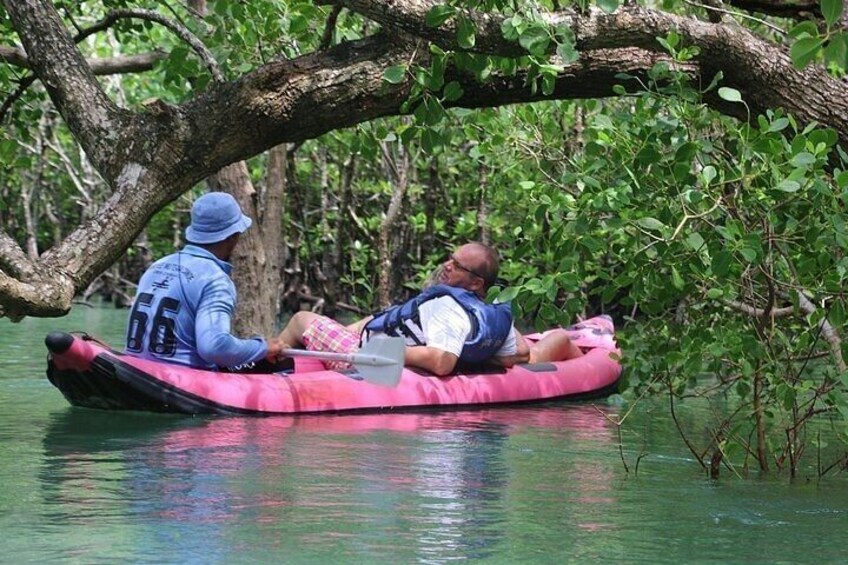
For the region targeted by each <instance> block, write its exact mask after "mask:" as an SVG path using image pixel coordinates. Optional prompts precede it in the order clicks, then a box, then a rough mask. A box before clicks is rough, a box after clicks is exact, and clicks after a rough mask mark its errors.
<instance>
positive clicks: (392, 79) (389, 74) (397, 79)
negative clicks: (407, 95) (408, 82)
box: [383, 65, 406, 84]
mask: <svg viewBox="0 0 848 565" xmlns="http://www.w3.org/2000/svg"><path fill="white" fill-rule="evenodd" d="M405 78H406V65H395V66H393V67H389V68H388V69H386V70H385V72H383V80H385V81H386V82H388V83H391V84H400V83H401V82H403V81H404V79H405Z"/></svg>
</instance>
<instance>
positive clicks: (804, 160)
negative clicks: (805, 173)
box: [790, 151, 816, 167]
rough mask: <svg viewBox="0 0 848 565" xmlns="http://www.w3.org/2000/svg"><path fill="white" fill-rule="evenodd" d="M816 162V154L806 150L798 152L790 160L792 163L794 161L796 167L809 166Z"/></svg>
mask: <svg viewBox="0 0 848 565" xmlns="http://www.w3.org/2000/svg"><path fill="white" fill-rule="evenodd" d="M815 162H816V158H815V156H814V155H813V154H812V153H807V152H806V151H803V152H801V153H798V154H797V155H795V156H794V157H792V160H791V161H790V163H792V165H793V166H795V167H808V166H810V165H812V164H813V163H815Z"/></svg>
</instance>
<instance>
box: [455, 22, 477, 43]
mask: <svg viewBox="0 0 848 565" xmlns="http://www.w3.org/2000/svg"><path fill="white" fill-rule="evenodd" d="M476 33H477V28H476V27H475V26H474V22H472V21H471V20H469V19H468V18H460V20H459V25H458V26H457V30H456V41H457V43H459V46H460V47H462V48H463V49H471V48H472V47H474V44H475V43H476V42H477V37H476V35H475V34H476Z"/></svg>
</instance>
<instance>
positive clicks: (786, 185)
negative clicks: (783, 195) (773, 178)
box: [775, 179, 801, 192]
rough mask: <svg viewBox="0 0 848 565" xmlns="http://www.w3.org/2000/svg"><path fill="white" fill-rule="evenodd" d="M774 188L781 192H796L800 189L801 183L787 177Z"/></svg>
mask: <svg viewBox="0 0 848 565" xmlns="http://www.w3.org/2000/svg"><path fill="white" fill-rule="evenodd" d="M775 188H776V189H777V190H780V191H783V192H798V191H799V190H800V189H801V185H800V184H799V183H798V182H796V181H794V180H788V179H787V180H783V181H781V182H779V183H778V185H777V186H776V187H775Z"/></svg>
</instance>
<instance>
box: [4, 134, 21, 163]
mask: <svg viewBox="0 0 848 565" xmlns="http://www.w3.org/2000/svg"><path fill="white" fill-rule="evenodd" d="M17 150H18V144H17V143H15V142H14V141H12V140H11V139H3V140H0V163H3V164H7V163H11V162H12V158H13V157H14V156H15V153H16V152H17Z"/></svg>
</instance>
